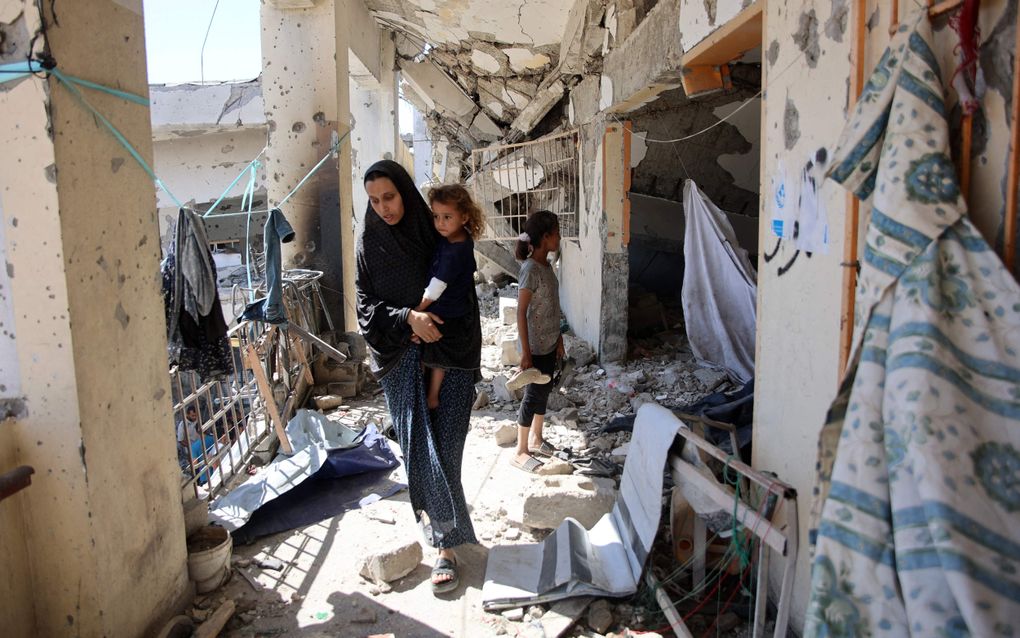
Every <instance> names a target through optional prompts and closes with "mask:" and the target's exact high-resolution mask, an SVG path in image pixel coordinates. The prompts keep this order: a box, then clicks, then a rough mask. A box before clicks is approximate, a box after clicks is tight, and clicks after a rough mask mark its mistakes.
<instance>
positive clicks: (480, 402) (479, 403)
mask: <svg viewBox="0 0 1020 638" xmlns="http://www.w3.org/2000/svg"><path fill="white" fill-rule="evenodd" d="M487 405H489V393H488V392H486V391H485V390H482V391H480V392H479V393H478V396H476V397H475V402H474V403H473V404H472V405H471V409H472V410H481V409H482V408H484V407H485V406H487Z"/></svg>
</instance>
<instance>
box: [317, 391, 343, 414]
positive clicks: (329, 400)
mask: <svg viewBox="0 0 1020 638" xmlns="http://www.w3.org/2000/svg"><path fill="white" fill-rule="evenodd" d="M343 403H344V398H343V397H342V396H339V395H337V394H326V395H323V396H321V397H315V407H317V408H319V409H320V410H332V409H333V408H339V407H340V406H341V405H343Z"/></svg>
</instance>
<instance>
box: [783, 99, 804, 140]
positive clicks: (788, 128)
mask: <svg viewBox="0 0 1020 638" xmlns="http://www.w3.org/2000/svg"><path fill="white" fill-rule="evenodd" d="M799 139H800V113H799V112H798V111H797V106H796V105H795V104H794V103H793V100H791V99H790V98H789V96H787V98H786V109H785V110H784V111H783V145H784V146H785V147H786V150H788V151H789V150H792V149H793V147H794V146H796V145H797V140H799Z"/></svg>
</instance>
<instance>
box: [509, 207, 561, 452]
mask: <svg viewBox="0 0 1020 638" xmlns="http://www.w3.org/2000/svg"><path fill="white" fill-rule="evenodd" d="M559 249H560V224H559V220H558V219H557V218H556V215H554V214H553V213H551V212H549V211H547V210H540V211H535V212H534V213H532V214H531V215H530V216H529V217H528V220H527V222H525V224H524V232H523V233H521V236H520V238H519V239H518V241H517V258H518V259H521V260H524V263H523V264H521V274H520V277H518V280H517V281H518V287H519V293H518V298H517V330H518V333H519V335H520V340H521V367H520V372H519V373H518V374H517V375H515V378H514V379H513V381H515V383H514V385H515V386H516V385H521V384H523V383H527V384H528V385H527V387H526V388H525V390H524V399H523V400H522V401H521V407H520V410H519V411H518V413H517V451H516V453H515V455H514V458H513V460H512V461H511V464H512V465H513V466H514V467H517V468H520V469H522V470H524V471H526V472H534V471H535V470H537V469H538V468H539V467H541V466H542V462H541V461H539V460H538V459H536V458H535V456H533V455H538V456H552V454H553V453H554V452H555V451H556V449H555V448H554V447H553V446H552V445H550V444H549V443H547V442H546V441H545V439H543V438H542V427H543V425H544V424H545V409H546V404H547V403H548V401H549V393H550V392H552V389H553V382H552V375H553V373H554V372H555V371H556V363H557V361H558V360H559V359H562V358H563V335H562V334H561V333H560V288H559V282H558V281H557V280H556V273H555V272H553V269H552V266H551V265H550V264H549V253H551V252H556V251H559ZM509 385H510V384H508V387H509Z"/></svg>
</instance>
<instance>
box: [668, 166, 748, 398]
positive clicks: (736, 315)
mask: <svg viewBox="0 0 1020 638" xmlns="http://www.w3.org/2000/svg"><path fill="white" fill-rule="evenodd" d="M684 215H685V216H686V228H685V230H684V284H683V285H684V287H683V294H682V298H683V306H684V323H685V324H686V325H687V340H688V341H690V344H691V350H692V351H693V352H694V356H695V357H697V358H698V360H700V361H702V362H703V363H706V364H709V365H714V366H718V367H721V368H723V369H725V370H726V371H727V372H728V373H729V374H730V376H732V377H733V378H734V380H735V381H737V382H739V383H745V382H747V381H749V380H750V379H751V378H752V377H753V376H754V335H755V298H756V296H757V293H758V286H757V284H756V283H755V273H754V270H753V269H752V268H751V262H750V261H748V259H747V251H745V250H744V249H742V248H741V247H740V245H739V244H738V243H737V237H736V234H735V233H734V232H733V227H732V226H731V225H730V222H729V220H728V219H727V218H726V213H724V212H723V211H721V210H720V209H719V207H718V206H716V205H715V204H713V203H712V202H711V201H709V200H708V199H706V198H705V196H704V195H703V194H702V193H701V191H700V190H698V186H697V185H696V184H695V183H694V182H693V181H691V180H687V181H686V182H685V183H684Z"/></svg>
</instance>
